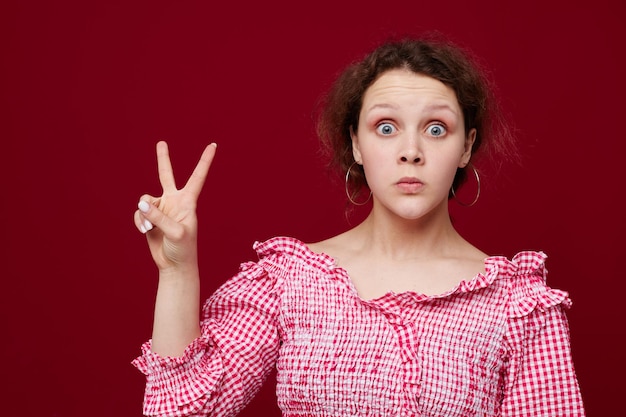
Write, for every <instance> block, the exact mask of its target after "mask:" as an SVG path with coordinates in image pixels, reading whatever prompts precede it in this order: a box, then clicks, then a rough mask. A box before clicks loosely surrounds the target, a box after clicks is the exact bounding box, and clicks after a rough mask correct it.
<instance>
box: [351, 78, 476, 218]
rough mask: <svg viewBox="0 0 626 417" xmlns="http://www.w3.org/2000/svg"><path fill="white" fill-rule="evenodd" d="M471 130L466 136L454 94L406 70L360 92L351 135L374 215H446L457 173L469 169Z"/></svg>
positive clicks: (419, 216)
mask: <svg viewBox="0 0 626 417" xmlns="http://www.w3.org/2000/svg"><path fill="white" fill-rule="evenodd" d="M474 138H475V130H471V131H470V132H469V134H468V135H467V136H466V135H465V128H464V124H463V112H462V111H461V108H460V106H459V103H458V100H457V98H456V94H455V93H454V90H452V89H451V88H449V87H448V86H446V85H445V84H443V83H442V82H440V81H438V80H436V79H434V78H431V77H428V76H426V75H422V74H416V73H413V72H411V71H408V70H403V69H394V70H390V71H387V72H385V73H383V74H382V75H381V76H380V77H379V78H378V79H377V80H376V81H375V82H374V83H373V84H372V85H371V86H370V87H369V88H368V89H367V90H366V92H365V94H364V96H363V105H362V107H361V112H360V114H359V125H358V130H357V132H356V133H353V134H352V145H353V153H354V158H355V160H356V161H357V162H358V163H360V164H362V165H363V169H364V171H365V176H366V178H367V183H368V185H369V187H370V189H371V190H372V194H373V198H374V209H375V210H380V209H383V210H387V211H389V212H391V213H394V214H395V215H397V216H400V217H402V218H405V219H418V218H421V217H423V216H424V215H426V214H428V213H431V212H432V211H433V210H435V209H441V210H446V211H447V201H448V193H449V190H450V187H451V185H452V181H453V179H454V175H455V173H456V170H457V168H459V167H464V166H466V165H467V164H468V162H469V160H470V156H471V148H472V144H473V142H474Z"/></svg>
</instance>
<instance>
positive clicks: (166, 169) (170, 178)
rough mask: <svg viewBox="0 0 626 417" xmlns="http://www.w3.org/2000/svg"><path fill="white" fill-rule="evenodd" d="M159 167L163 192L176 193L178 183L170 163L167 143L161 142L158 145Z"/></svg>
mask: <svg viewBox="0 0 626 417" xmlns="http://www.w3.org/2000/svg"><path fill="white" fill-rule="evenodd" d="M156 151H157V166H158V170H159V181H160V182H161V187H163V191H164V192H165V191H175V190H176V181H175V180H174V170H173V169H172V162H171V161H170V153H169V149H168V147H167V142H165V141H160V142H158V143H157V148H156Z"/></svg>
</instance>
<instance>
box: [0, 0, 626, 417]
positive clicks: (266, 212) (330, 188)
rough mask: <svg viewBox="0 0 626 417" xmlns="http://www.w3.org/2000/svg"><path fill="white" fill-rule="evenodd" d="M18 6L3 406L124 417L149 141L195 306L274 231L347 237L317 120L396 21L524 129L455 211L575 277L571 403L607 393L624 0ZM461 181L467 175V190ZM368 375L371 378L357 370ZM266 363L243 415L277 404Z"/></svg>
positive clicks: (617, 244)
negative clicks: (182, 190)
mask: <svg viewBox="0 0 626 417" xmlns="http://www.w3.org/2000/svg"><path fill="white" fill-rule="evenodd" d="M249 3H250V4H244V3H243V2H219V3H218V2H191V1H183V2H173V1H151V2H133V1H106V2H84V1H54V2H53V1H15V0H9V1H4V2H2V5H1V6H0V54H1V55H0V75H1V76H0V106H1V112H0V139H1V141H2V142H1V143H2V147H1V148H0V155H1V156H2V163H1V164H0V166H1V168H0V169H1V171H0V175H1V180H0V181H2V183H1V188H0V189H1V191H2V194H1V195H2V200H1V204H0V210H1V211H0V222H1V223H0V226H1V227H0V233H1V234H0V236H1V238H2V251H1V252H0V253H1V259H0V260H1V263H0V265H1V269H0V276H1V278H2V289H1V290H0V297H1V302H0V308H1V311H0V326H1V327H0V332H1V333H0V334H1V335H2V336H1V338H2V339H1V340H2V343H1V344H0V346H1V349H2V350H1V351H0V353H1V356H0V357H2V360H3V365H2V370H1V371H0V375H1V378H2V381H3V388H2V390H1V391H0V397H1V398H0V415H1V416H5V417H27V416H38V417H41V416H50V417H53V416H54V417H68V416H72V417H73V416H139V415H140V414H141V401H142V395H143V388H144V377H143V375H141V374H140V373H139V372H138V371H137V370H135V369H134V368H133V367H132V366H131V365H130V361H131V360H132V359H133V358H134V357H135V356H137V355H138V354H139V353H140V345H141V344H142V343H143V342H144V341H146V340H147V339H148V338H149V337H150V332H151V323H152V309H153V304H154V295H155V291H156V284H157V270H156V268H155V266H154V264H153V262H152V260H151V258H150V254H149V252H148V249H147V245H146V243H145V239H144V237H143V236H142V235H141V234H140V233H139V232H137V230H136V229H135V227H134V225H133V221H132V214H133V211H134V210H135V208H136V204H137V201H138V199H139V197H140V195H141V194H143V193H151V194H159V193H160V187H159V183H158V179H157V172H156V157H155V153H154V145H155V143H156V142H157V141H158V140H161V139H165V140H167V141H168V142H169V143H170V148H171V153H172V158H173V165H174V170H175V173H176V174H177V178H178V181H179V185H182V184H183V183H184V180H186V178H187V177H188V175H189V173H190V172H191V170H192V168H193V166H194V165H195V163H196V160H197V158H198V157H199V156H200V153H201V151H202V149H203V148H204V146H205V145H206V144H207V143H209V142H211V141H215V142H218V144H219V147H218V152H217V157H216V159H215V163H214V166H213V167H212V169H211V172H210V173H209V178H208V181H207V183H206V185H205V189H204V191H203V194H202V195H201V198H200V203H199V216H200V217H199V218H200V242H199V245H200V252H201V265H200V267H201V272H202V280H203V281H202V285H203V286H202V294H203V298H205V297H207V296H209V295H210V294H211V293H212V292H213V291H214V290H215V289H216V287H217V286H218V285H220V284H221V283H222V282H224V281H225V280H226V279H227V278H229V277H230V276H232V275H233V274H234V273H235V272H236V271H237V268H238V265H239V263H241V262H244V261H247V260H254V259H255V254H254V252H253V251H252V244H253V242H254V241H256V240H265V239H267V238H269V237H272V236H276V235H290V236H294V237H297V238H299V239H301V240H303V241H316V240H320V239H323V238H326V237H329V236H331V235H334V234H336V233H339V232H341V231H343V230H345V229H346V228H347V227H349V226H350V224H352V225H354V224H356V223H357V222H358V221H359V219H361V218H362V216H363V215H364V213H365V212H364V211H363V210H361V209H357V210H356V211H355V212H354V213H353V214H352V216H351V217H350V219H349V222H348V220H346V216H345V215H344V211H345V208H346V206H345V197H344V192H343V185H342V183H341V182H340V181H338V182H333V180H332V179H331V178H330V177H329V176H328V175H327V173H326V171H325V168H324V162H323V161H322V160H321V158H320V156H319V154H318V150H317V149H318V144H317V140H316V137H315V134H314V117H313V115H314V114H315V112H316V109H317V106H318V102H319V100H320V98H321V97H322V94H323V93H324V92H325V91H326V90H327V89H328V87H329V86H330V83H331V81H332V80H333V79H334V77H335V76H336V75H337V73H338V72H339V71H340V70H341V69H342V68H344V67H345V66H346V65H347V64H348V63H350V62H351V61H353V60H356V59H359V58H361V57H362V56H363V54H364V53H365V52H366V51H369V50H370V49H372V47H374V46H375V45H376V44H378V43H379V42H380V41H383V40H385V39H387V38H389V37H391V36H395V37H397V36H402V35H418V34H420V33H423V32H424V31H431V30H438V31H440V32H442V33H443V34H445V35H447V36H449V37H450V38H451V39H452V40H453V41H456V42H457V43H459V44H461V45H462V46H465V47H468V48H469V49H471V50H472V51H474V53H475V54H476V55H477V56H478V57H480V58H481V60H482V63H483V64H484V65H485V66H486V67H487V68H488V69H489V70H490V72H491V76H492V78H493V79H494V80H495V81H496V84H497V86H498V95H499V96H500V98H501V101H502V105H503V107H504V110H505V112H506V113H507V114H508V115H509V116H510V118H511V121H512V122H513V125H514V129H515V132H516V136H517V137H518V139H519V142H520V148H521V155H522V157H521V160H520V161H519V164H510V163H506V164H505V167H504V169H503V170H502V171H501V172H500V173H499V174H496V173H495V170H494V169H493V165H494V164H492V163H488V164H487V163H485V162H483V163H482V164H481V163H478V167H479V168H480V169H481V170H482V171H483V172H484V175H483V178H482V180H483V190H482V195H481V198H480V201H479V202H478V203H477V204H476V205H475V206H474V207H471V208H463V207H460V206H457V205H456V204H454V203H451V204H452V205H451V207H452V212H453V216H454V219H455V222H456V224H457V226H458V228H459V230H460V231H461V232H462V233H463V234H464V235H465V236H466V237H467V238H468V239H469V240H470V241H472V242H474V243H475V244H476V245H477V246H478V247H479V248H481V249H482V250H483V251H485V252H488V253H490V254H493V255H505V256H508V257H510V256H512V255H513V254H515V253H516V252H517V251H520V250H526V249H533V250H542V251H544V252H546V253H547V254H548V256H549V258H548V260H547V268H548V270H549V271H550V273H549V275H548V280H549V281H548V282H549V284H550V285H551V286H553V287H555V288H560V289H564V290H567V291H569V293H570V295H571V297H572V300H573V307H572V309H571V310H570V311H569V313H568V315H569V319H570V325H571V336H572V351H573V356H574V360H575V364H576V370H577V373H578V377H579V380H580V385H581V389H582V393H583V398H584V400H585V403H586V407H587V411H588V413H589V415H614V414H615V410H621V409H623V407H621V406H620V405H618V401H620V400H621V396H623V377H622V375H623V374H624V362H623V360H622V355H623V345H622V342H623V339H624V332H625V331H624V313H623V301H621V298H622V296H623V292H624V272H623V270H624V267H623V264H622V262H623V261H624V249H625V245H624V240H623V238H624V234H625V227H624V223H625V220H624V205H623V204H624V203H623V200H624V194H625V193H626V192H625V191H624V186H623V182H624V180H623V175H621V174H623V172H624V170H623V167H624V158H625V155H626V146H625V142H626V134H625V133H626V128H625V126H624V122H625V118H624V114H625V113H626V112H625V110H626V106H625V105H624V97H625V95H626V90H625V88H624V87H625V82H624V74H626V68H625V66H624V63H623V59H624V47H625V44H626V42H625V40H626V39H625V30H624V24H623V21H624V18H625V17H626V14H625V6H624V2H623V1H618V0H615V1H610V0H598V1H593V2H591V1H583V2H571V1H564V0H563V1H541V2H532V1H531V2H503V1H501V0H498V1H496V0H493V1H484V2H468V1H458V2H443V3H442V2H437V1H431V2H426V1H423V2H417V1H410V2H404V1H403V2H380V3H375V2H338V1H333V2H328V3H326V2H320V1H314V2H313V1H311V2H305V3H303V2H293V1H292V2H283V3H282V4H276V3H272V2H249ZM473 186H474V184H473V183H472V182H471V181H470V182H469V183H468V185H467V190H466V191H464V193H465V192H466V193H467V194H464V195H466V198H470V199H471V196H472V194H473ZM364 377H365V376H364ZM272 378H273V377H270V379H269V380H268V383H267V384H266V385H265V387H264V388H263V391H262V392H261V393H260V394H259V396H258V397H257V398H256V399H255V400H254V402H253V404H252V405H251V406H249V407H248V408H247V409H246V410H245V411H244V413H243V415H247V416H252V415H259V414H263V415H268V416H269V415H274V416H278V415H279V411H278V409H277V407H276V405H275V395H274V387H273V386H272V381H273V379H272Z"/></svg>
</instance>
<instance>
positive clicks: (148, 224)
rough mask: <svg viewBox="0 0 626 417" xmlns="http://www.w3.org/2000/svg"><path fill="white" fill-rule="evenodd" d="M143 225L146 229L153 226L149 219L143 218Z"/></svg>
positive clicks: (150, 228)
mask: <svg viewBox="0 0 626 417" xmlns="http://www.w3.org/2000/svg"><path fill="white" fill-rule="evenodd" d="M143 225H144V226H145V228H146V231H149V230H152V228H153V227H154V226H152V223H150V221H149V220H144V221H143Z"/></svg>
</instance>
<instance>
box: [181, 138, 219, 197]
mask: <svg viewBox="0 0 626 417" xmlns="http://www.w3.org/2000/svg"><path fill="white" fill-rule="evenodd" d="M216 149H217V144H216V143H211V144H210V145H209V146H207V147H206V148H204V152H202V155H201V156H200V160H199V161H198V164H197V165H196V167H195V168H194V170H193V172H192V173H191V176H190V177H189V179H188V180H187V183H186V184H185V190H186V191H189V192H190V193H192V194H193V195H195V196H198V195H200V191H201V190H202V186H203V185H204V181H205V180H206V176H207V174H208V173H209V168H210V167H211V163H212V162H213V157H214V156H215V152H216Z"/></svg>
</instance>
